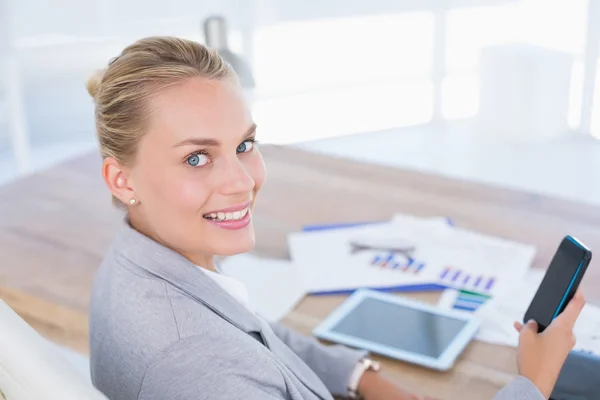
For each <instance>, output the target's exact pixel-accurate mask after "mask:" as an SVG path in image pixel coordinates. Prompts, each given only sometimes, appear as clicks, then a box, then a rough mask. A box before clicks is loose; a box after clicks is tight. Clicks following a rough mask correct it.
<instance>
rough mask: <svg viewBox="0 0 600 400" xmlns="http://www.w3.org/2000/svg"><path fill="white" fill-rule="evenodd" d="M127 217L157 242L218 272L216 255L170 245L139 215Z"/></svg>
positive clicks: (191, 260) (132, 223) (134, 226)
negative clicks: (189, 250)
mask: <svg viewBox="0 0 600 400" xmlns="http://www.w3.org/2000/svg"><path fill="white" fill-rule="evenodd" d="M127 219H128V221H129V225H131V227H132V228H133V229H135V230H136V231H138V232H140V233H141V234H143V235H145V236H147V237H149V238H150V239H152V240H154V241H155V242H157V243H160V244H162V245H163V246H165V247H168V248H170V249H171V250H173V251H176V252H178V253H179V254H181V255H182V256H184V257H185V258H187V259H188V260H189V261H190V262H192V263H194V264H195V265H197V266H199V267H202V268H205V269H208V270H210V271H214V272H217V270H216V268H215V256H214V255H211V254H203V253H199V252H198V253H195V252H188V251H184V250H182V249H179V248H177V247H175V246H171V245H169V244H168V243H166V242H165V241H164V240H162V239H161V237H160V236H159V235H158V234H157V233H156V232H155V231H154V230H153V229H151V228H150V227H149V226H148V224H146V223H144V221H143V220H142V219H141V218H139V217H138V216H137V215H135V214H134V213H129V214H128V217H127Z"/></svg>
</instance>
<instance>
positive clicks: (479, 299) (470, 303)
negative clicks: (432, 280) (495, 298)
mask: <svg viewBox="0 0 600 400" xmlns="http://www.w3.org/2000/svg"><path fill="white" fill-rule="evenodd" d="M490 298H491V296H489V295H486V294H482V293H477V292H471V291H469V290H457V289H446V290H444V292H443V293H442V296H441V298H440V300H439V303H438V305H439V306H442V307H444V308H450V309H454V310H462V311H469V312H474V311H477V310H478V309H479V307H481V306H482V305H483V304H484V303H485V302H486V301H487V300H489V299H490Z"/></svg>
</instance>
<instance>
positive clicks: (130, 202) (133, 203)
mask: <svg viewBox="0 0 600 400" xmlns="http://www.w3.org/2000/svg"><path fill="white" fill-rule="evenodd" d="M135 203H137V201H136V200H135V199H129V204H131V205H132V206H135Z"/></svg>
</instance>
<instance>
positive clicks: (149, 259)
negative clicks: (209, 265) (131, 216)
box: [114, 220, 261, 332]
mask: <svg viewBox="0 0 600 400" xmlns="http://www.w3.org/2000/svg"><path fill="white" fill-rule="evenodd" d="M114 243H115V244H114V246H116V247H117V249H116V250H117V251H118V252H119V253H120V254H121V255H122V256H123V257H125V258H127V259H128V260H129V261H130V262H132V263H133V264H135V265H136V266H138V267H139V268H142V269H144V270H146V271H147V272H149V273H151V274H152V275H155V276H157V277H159V278H161V279H163V280H165V281H167V282H169V283H170V284H172V285H173V286H175V287H177V288H178V289H180V290H181V291H183V292H185V293H186V294H188V295H189V296H191V297H192V298H193V299H195V300H196V301H198V302H200V303H202V304H204V305H206V306H207V307H208V308H210V309H211V310H213V311H214V312H215V313H217V314H219V315H220V316H221V317H222V318H224V319H225V320H227V321H228V322H230V323H231V324H233V325H234V326H236V327H238V328H239V329H241V330H243V331H244V332H259V331H260V329H261V326H260V322H259V321H258V319H257V318H256V316H255V315H254V314H252V313H251V312H250V311H249V310H248V309H247V308H246V307H244V305H243V304H241V303H240V302H239V301H237V300H236V299H234V298H233V297H232V296H231V295H229V294H228V293H227V292H225V291H224V290H223V289H222V288H221V287H220V286H219V285H217V284H216V283H215V282H214V281H213V280H212V279H210V278H209V277H207V276H206V274H205V273H204V272H202V271H201V270H200V268H199V267H197V266H196V265H194V264H193V263H192V262H190V261H189V260H188V259H187V258H185V257H183V256H182V255H181V254H179V253H177V252H176V251H173V250H171V249H169V248H168V247H166V246H163V245H162V244H160V243H158V242H156V241H154V240H152V239H150V238H149V237H147V236H145V235H143V234H141V233H140V232H138V231H136V230H135V229H133V228H132V227H131V226H130V225H129V223H128V222H127V221H126V220H125V221H124V223H123V225H122V226H121V229H120V230H119V232H118V233H117V235H116V240H115V242H114Z"/></svg>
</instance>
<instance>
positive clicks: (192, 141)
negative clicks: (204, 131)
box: [173, 123, 256, 147]
mask: <svg viewBox="0 0 600 400" xmlns="http://www.w3.org/2000/svg"><path fill="white" fill-rule="evenodd" d="M255 132H256V124H254V123H253V124H252V125H250V128H248V130H247V131H246V133H244V136H243V137H242V140H244V139H248V138H249V137H250V136H252V135H254V133H255ZM190 145H194V146H214V147H216V146H220V145H221V142H219V141H218V140H216V139H208V138H189V139H186V140H184V141H182V142H179V143H177V144H176V145H175V146H173V147H181V146H190Z"/></svg>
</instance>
